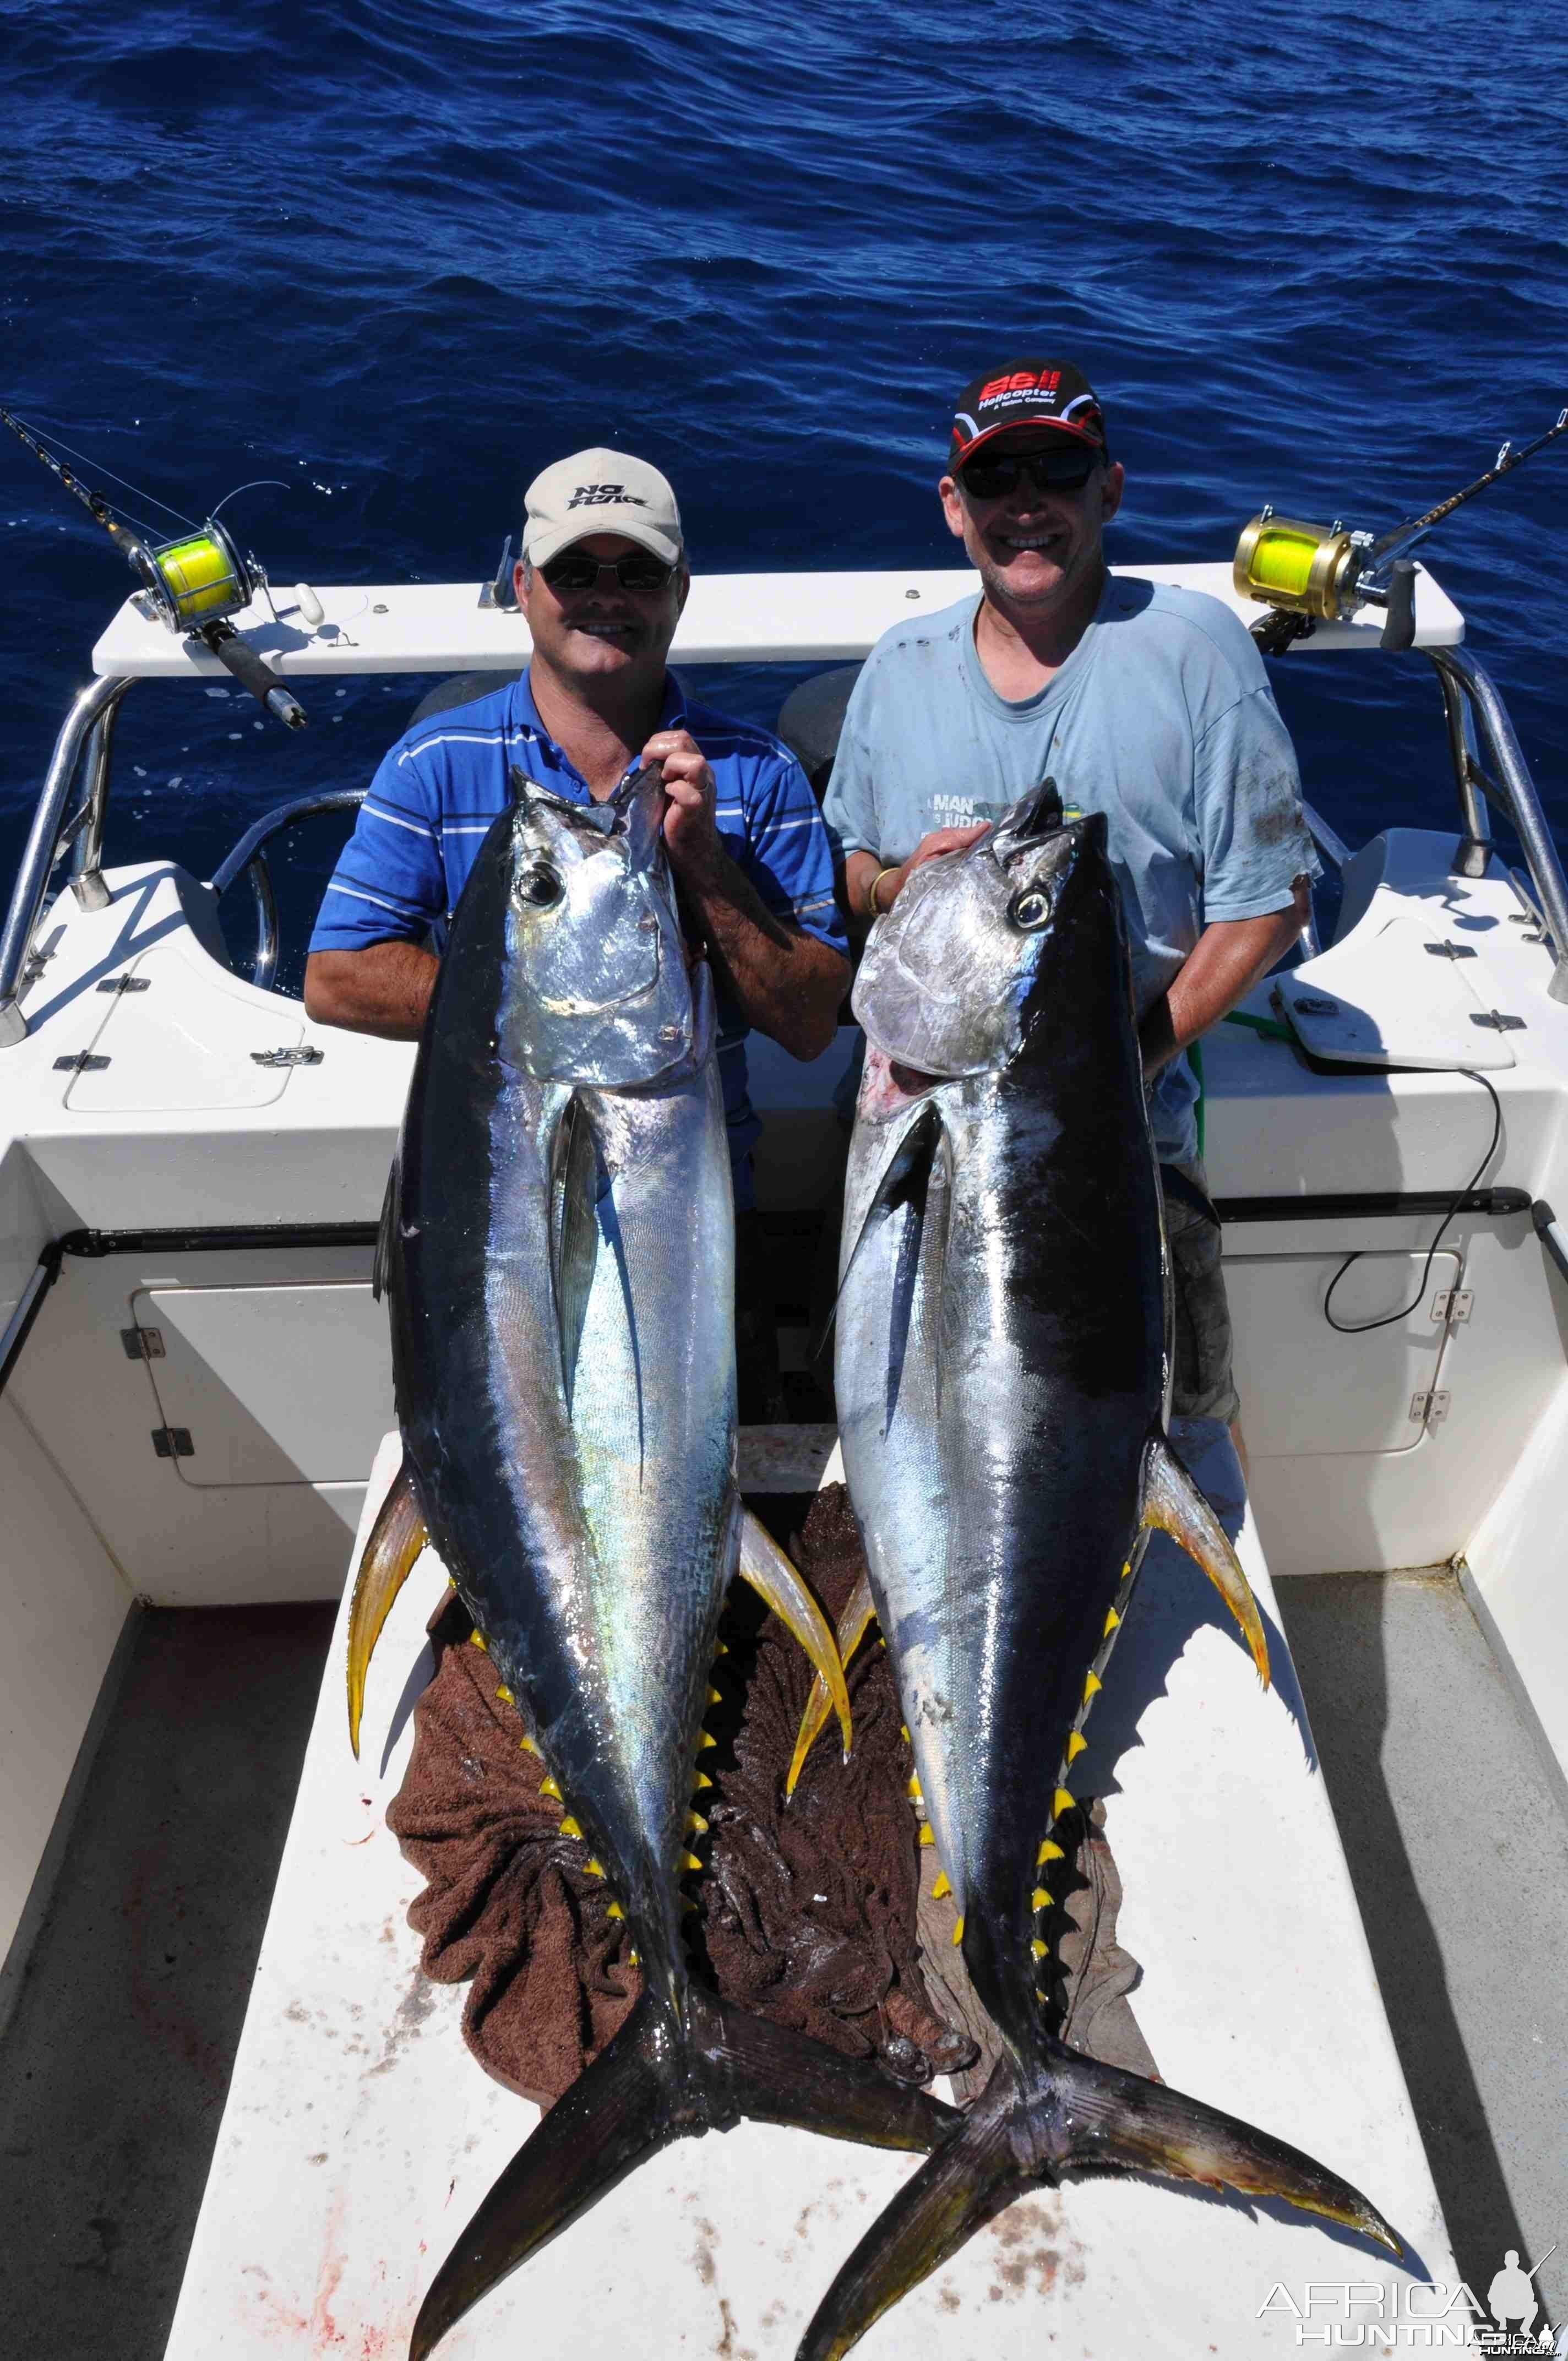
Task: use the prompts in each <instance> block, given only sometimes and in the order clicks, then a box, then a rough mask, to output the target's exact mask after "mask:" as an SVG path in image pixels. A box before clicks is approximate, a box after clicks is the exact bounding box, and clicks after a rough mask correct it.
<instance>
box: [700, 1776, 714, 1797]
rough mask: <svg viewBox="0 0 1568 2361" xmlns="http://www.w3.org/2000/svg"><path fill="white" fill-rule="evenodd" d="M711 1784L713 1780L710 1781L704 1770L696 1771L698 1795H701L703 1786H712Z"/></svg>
mask: <svg viewBox="0 0 1568 2361" xmlns="http://www.w3.org/2000/svg"><path fill="white" fill-rule="evenodd" d="M712 1784H713V1782H712V1780H711V1779H710V1778H709V1777H708V1775H707V1772H706V1771H699V1772H698V1773H697V1774H696V1787H697V1793H698V1795H701V1793H702V1791H703V1789H704V1788H705V1787H711V1786H712Z"/></svg>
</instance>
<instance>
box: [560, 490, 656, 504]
mask: <svg viewBox="0 0 1568 2361" xmlns="http://www.w3.org/2000/svg"><path fill="white" fill-rule="evenodd" d="M615 502H619V503H620V506H621V507H622V508H628V509H645V508H646V507H647V505H648V503H647V501H646V500H639V499H638V497H637V495H636V493H635V492H629V491H628V490H627V489H626V486H625V485H624V484H579V485H578V486H577V489H576V491H575V492H574V493H573V494H572V497H571V499H570V500H568V501H567V503H566V506H567V508H568V509H602V508H607V507H609V506H610V505H612V504H613V503H615Z"/></svg>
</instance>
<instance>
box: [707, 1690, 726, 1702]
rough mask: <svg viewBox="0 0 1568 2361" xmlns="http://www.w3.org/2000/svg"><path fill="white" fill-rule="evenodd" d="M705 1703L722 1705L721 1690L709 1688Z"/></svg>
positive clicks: (722, 1693) (722, 1692)
mask: <svg viewBox="0 0 1568 2361" xmlns="http://www.w3.org/2000/svg"><path fill="white" fill-rule="evenodd" d="M707 1702H708V1704H709V1705H722V1704H723V1703H724V1691H723V1690H722V1689H716V1688H713V1687H712V1686H710V1687H709V1689H708V1692H707Z"/></svg>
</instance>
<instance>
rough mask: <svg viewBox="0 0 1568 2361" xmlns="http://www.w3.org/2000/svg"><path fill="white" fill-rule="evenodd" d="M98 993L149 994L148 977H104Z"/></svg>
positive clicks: (150, 986) (149, 981)
mask: <svg viewBox="0 0 1568 2361" xmlns="http://www.w3.org/2000/svg"><path fill="white" fill-rule="evenodd" d="M98 989H99V991H100V992H150V991H151V990H152V978H151V977H150V976H149V975H106V976H105V977H104V981H103V983H101V984H100V985H99V986H98Z"/></svg>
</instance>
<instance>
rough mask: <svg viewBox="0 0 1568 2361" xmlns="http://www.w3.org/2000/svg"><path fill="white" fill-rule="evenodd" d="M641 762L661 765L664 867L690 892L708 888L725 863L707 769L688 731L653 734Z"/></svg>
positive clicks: (715, 796)
mask: <svg viewBox="0 0 1568 2361" xmlns="http://www.w3.org/2000/svg"><path fill="white" fill-rule="evenodd" d="M641 760H642V761H643V762H644V763H663V771H664V789H665V793H666V794H667V796H668V797H669V801H668V803H667V804H666V805H665V807H664V849H665V851H667V852H668V854H669V856H670V866H671V867H672V868H673V869H674V871H675V873H676V874H677V875H678V876H679V877H680V878H681V880H682V882H683V883H684V884H686V885H689V886H690V887H692V888H693V890H694V891H696V890H697V889H699V888H700V887H702V886H703V885H705V884H712V883H713V882H714V880H715V878H716V877H717V876H718V871H719V866H720V863H722V862H726V861H727V859H728V855H727V854H726V852H725V851H724V847H723V846H722V845H721V844H720V842H719V840H718V828H717V826H716V825H715V822H714V817H713V813H714V806H715V804H716V803H717V801H718V787H717V785H716V784H715V782H714V776H713V770H712V766H711V765H710V763H708V761H707V756H706V755H705V754H704V753H703V752H702V749H701V748H700V747H699V746H698V745H697V743H696V740H695V739H694V738H693V736H692V734H691V732H690V730H655V731H654V733H653V735H652V738H650V739H649V741H648V743H647V744H646V746H644V747H643V749H642V755H641Z"/></svg>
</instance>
